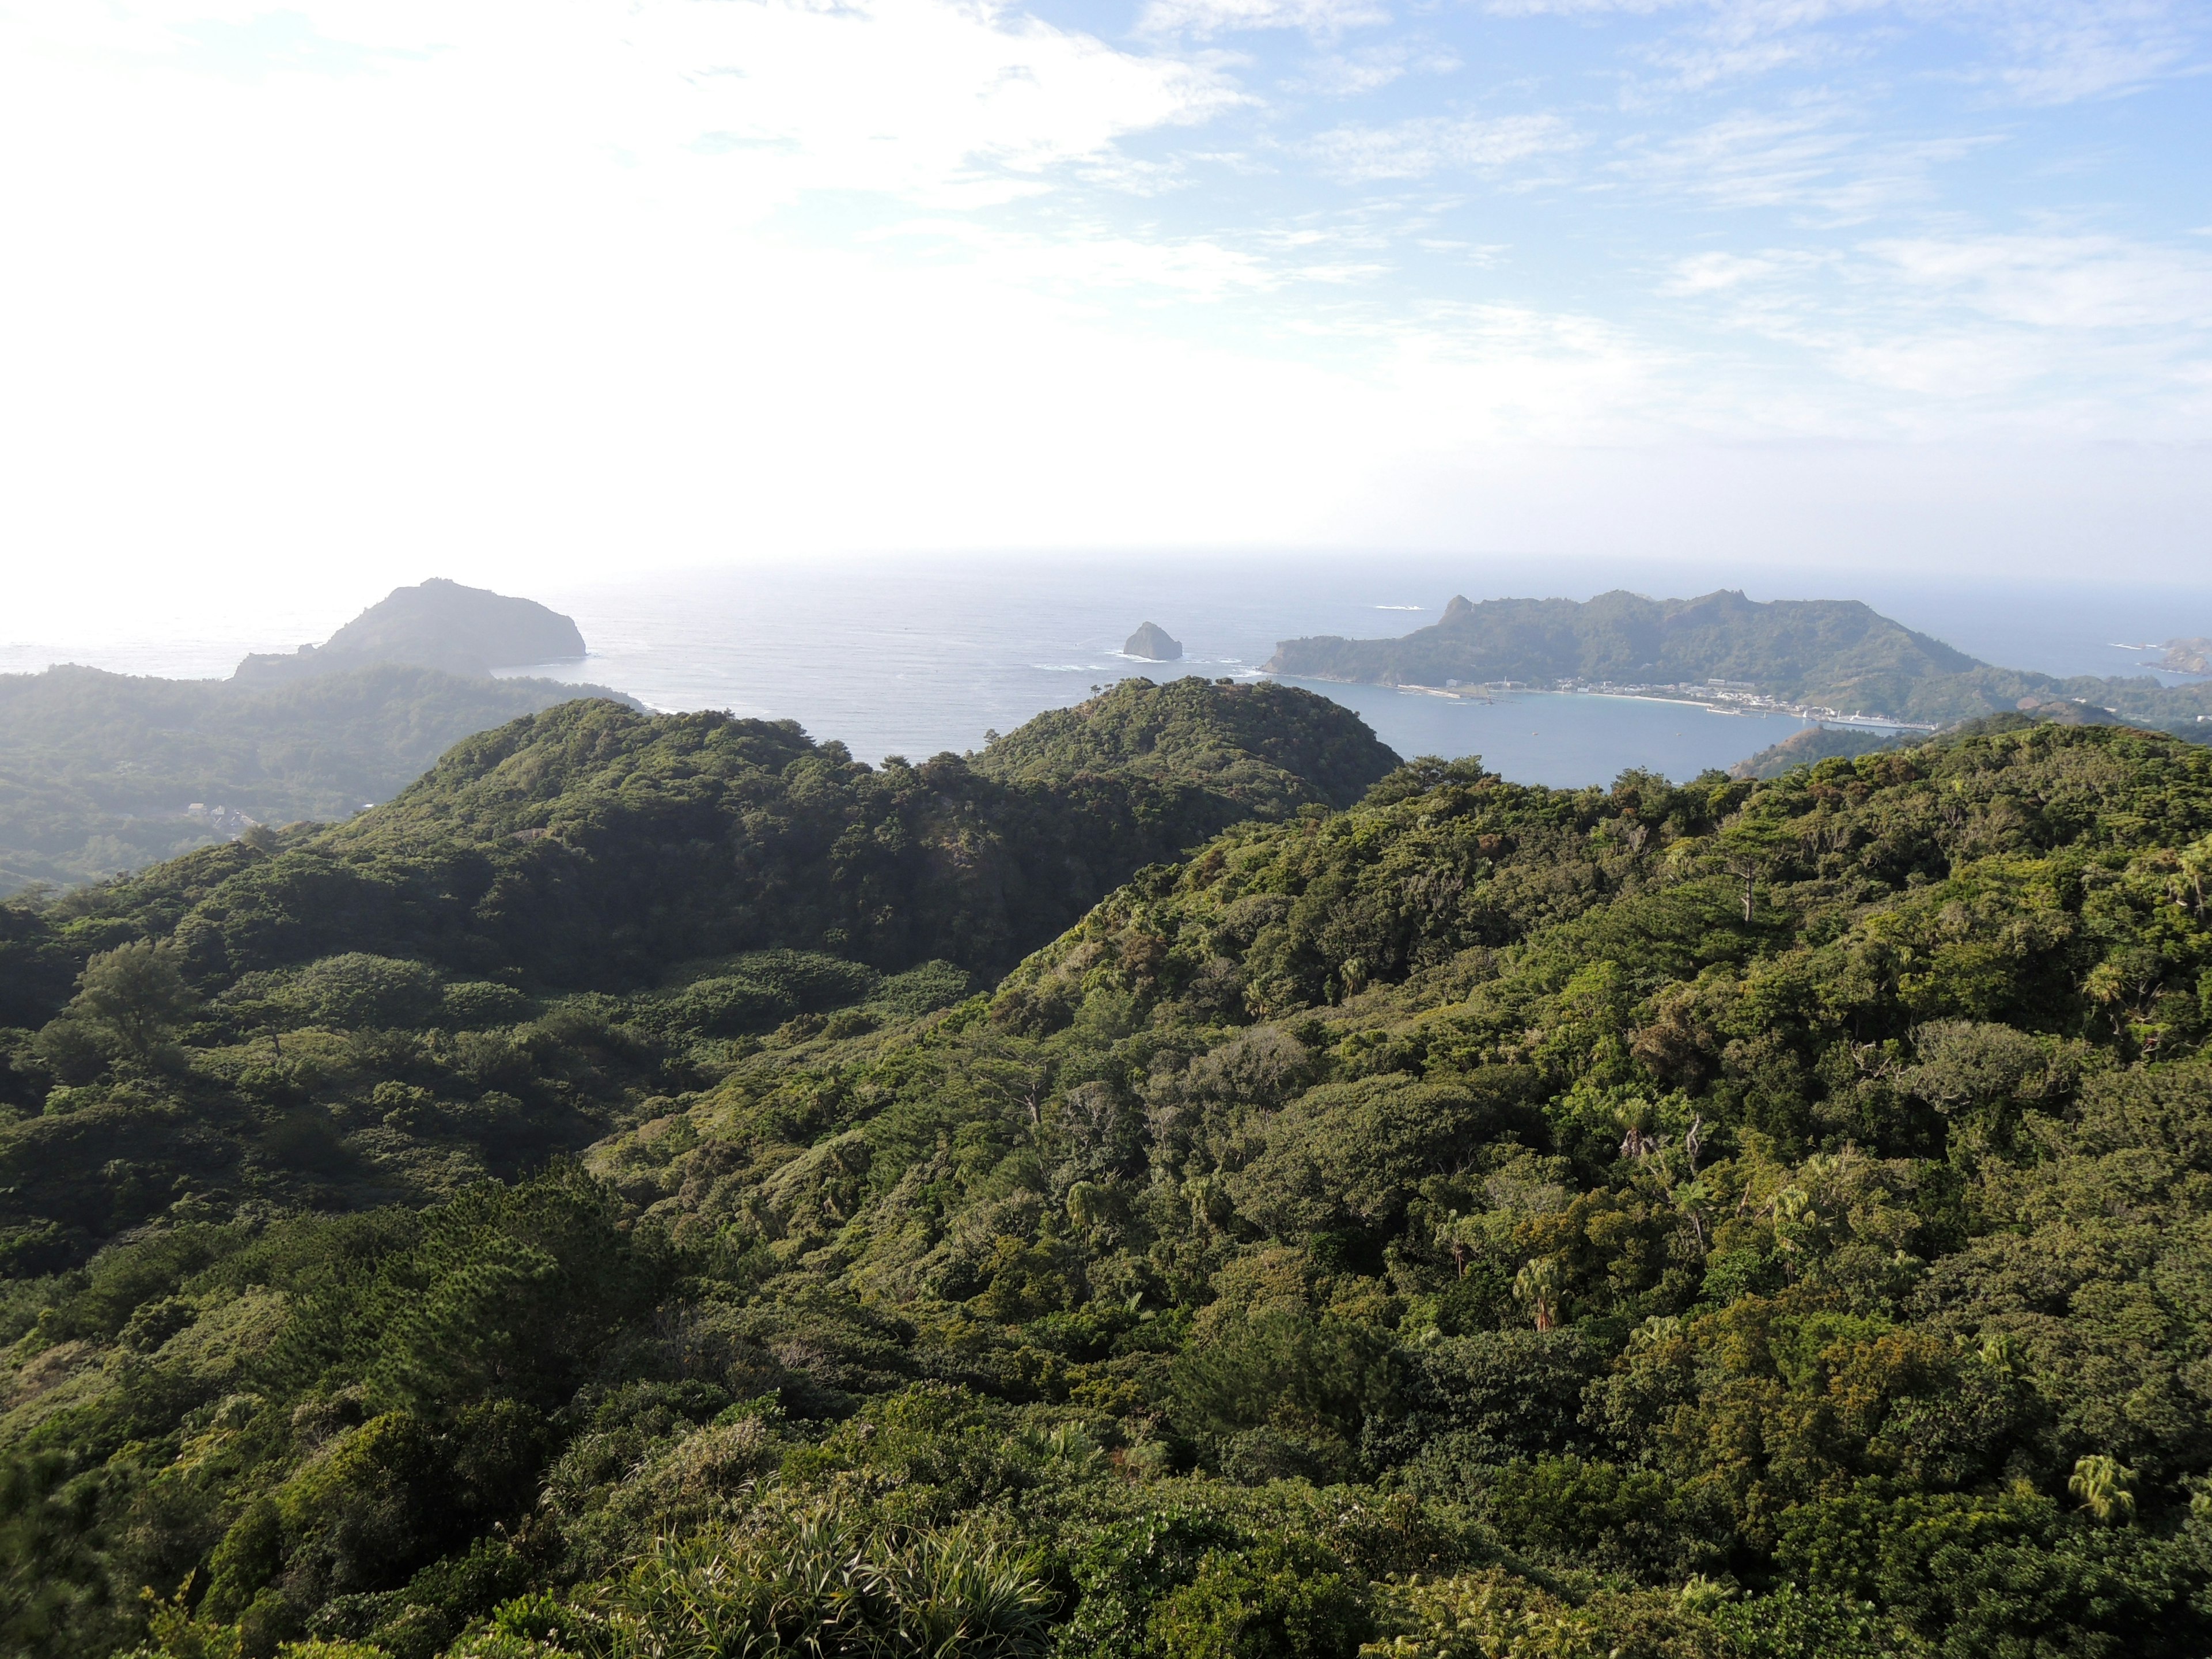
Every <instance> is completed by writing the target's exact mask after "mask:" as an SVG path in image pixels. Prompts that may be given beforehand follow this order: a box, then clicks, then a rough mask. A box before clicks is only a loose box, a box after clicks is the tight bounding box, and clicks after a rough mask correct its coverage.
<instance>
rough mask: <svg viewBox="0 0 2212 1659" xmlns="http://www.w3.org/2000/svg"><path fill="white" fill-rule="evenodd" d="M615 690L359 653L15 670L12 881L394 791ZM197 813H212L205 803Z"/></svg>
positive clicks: (157, 852) (1, 818) (0, 754)
mask: <svg viewBox="0 0 2212 1659" xmlns="http://www.w3.org/2000/svg"><path fill="white" fill-rule="evenodd" d="M594 696H596V697H611V698H616V699H617V700H618V701H620V702H623V703H624V704H626V705H627V706H629V707H632V708H635V706H636V705H635V704H634V703H631V702H629V699H628V698H626V697H622V696H621V695H620V694H619V693H617V692H613V691H609V690H605V688H604V687H600V686H589V685H563V684H557V683H556V682H554V681H552V680H542V679H503V680H496V679H491V678H477V677H470V678H463V677H460V676H458V675H453V674H448V673H442V672H440V671H438V670H436V669H432V668H420V667H416V666H412V665H407V664H404V663H372V664H368V665H355V666H354V667H352V668H351V669H349V670H348V671H344V672H331V673H319V674H314V675H311V676H307V677H305V678H302V679H301V681H300V682H298V683H296V684H276V685H255V684H245V685H241V684H239V683H238V682H237V681H235V680H164V679H154V678H145V677H141V676H137V675H129V674H110V673H106V672H103V671H100V670H99V669H96V668H81V667H76V666H73V665H72V666H63V667H59V668H50V669H48V670H47V671H46V672H45V673H43V674H0V893H8V892H12V891H14V890H17V889H19V888H21V887H23V886H26V885H27V884H30V883H33V882H50V883H53V884H61V885H66V884H72V883H76V882H82V881H88V880H94V879H97V878H100V877H102V876H107V875H112V874H114V873H116V872H119V871H126V870H134V869H137V868H138V867H139V866H142V865H146V864H149V863H152V862H154V861H155V860H159V859H165V858H172V857H174V856H175V855H176V854H179V853H183V852H185V851H188V850H189V849H191V848H194V847H201V846H205V845H207V844H209V843H210V842H220V841H226V840H229V839H232V838H233V837H234V836H237V835H238V834H239V833H240V831H242V830H244V829H250V828H251V827H252V825H253V824H254V823H269V824H276V823H289V822H292V821H293V820H295V819H301V818H313V819H327V818H342V817H345V816H347V815H348V814H349V813H351V812H353V811H357V810H358V809H359V808H360V807H361V806H362V804H363V803H364V802H368V801H383V800H389V799H391V798H392V796H393V795H394V794H395V793H398V791H399V790H400V789H401V788H403V787H405V786H406V785H407V784H408V783H409V782H410V781H412V780H413V779H415V778H416V776H418V775H420V774H421V773H422V770H423V769H425V768H426V767H428V765H429V764H430V763H432V762H433V761H435V760H436V759H437V758H438V757H439V756H441V755H442V754H443V753H445V751H446V750H447V749H449V748H451V747H452V746H453V744H456V743H458V742H459V741H460V740H461V739H462V738H465V737H468V736H469V735H471V733H473V732H481V731H483V729H484V728H485V727H487V726H498V725H500V724H501V723H502V722H504V721H507V720H513V719H514V718H515V717H516V716H517V715H520V714H534V713H536V712H537V711H538V710H539V709H542V708H550V707H551V706H552V705H553V704H555V703H561V702H571V701H573V700H574V699H576V698H579V697H594ZM195 809H197V810H195Z"/></svg>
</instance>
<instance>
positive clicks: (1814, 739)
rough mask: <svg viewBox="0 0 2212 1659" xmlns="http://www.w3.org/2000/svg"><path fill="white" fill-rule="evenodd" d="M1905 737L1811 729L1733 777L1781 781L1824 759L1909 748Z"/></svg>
mask: <svg viewBox="0 0 2212 1659" xmlns="http://www.w3.org/2000/svg"><path fill="white" fill-rule="evenodd" d="M1911 746H1912V745H1911V740H1910V738H1908V737H1906V736H1905V735H1903V734H1893V733H1891V732H1879V731H1869V730H1868V729H1867V728H1866V727H1864V726H1807V727H1806V728H1805V729H1804V730H1803V731H1802V732H1798V733H1797V734H1796V736H1795V737H1790V738H1784V739H1783V740H1782V741H1781V742H1780V743H1778V744H1771V745H1770V746H1769V747H1767V748H1765V749H1762V750H1759V752H1758V753H1757V754H1756V755H1753V756H1752V757H1750V758H1748V759H1747V760H1741V761H1738V762H1737V763H1735V765H1734V766H1731V767H1730V768H1729V776H1730V777H1734V778H1778V777H1781V776H1782V775H1784V774H1785V773H1787V772H1790V771H1791V770H1793V769H1796V768H1797V767H1800V766H1817V765H1819V764H1820V763H1821V762H1822V761H1824V760H1838V759H1840V760H1857V758H1858V757H1860V756H1861V755H1873V754H1879V753H1880V752H1881V750H1885V749H1908V748H1911Z"/></svg>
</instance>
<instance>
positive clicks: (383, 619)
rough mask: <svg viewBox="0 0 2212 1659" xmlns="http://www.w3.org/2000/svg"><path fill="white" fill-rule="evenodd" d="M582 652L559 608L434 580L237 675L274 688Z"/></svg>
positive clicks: (483, 669) (249, 664)
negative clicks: (405, 667)
mask: <svg viewBox="0 0 2212 1659" xmlns="http://www.w3.org/2000/svg"><path fill="white" fill-rule="evenodd" d="M583 655H584V636H583V635H582V633H581V632H580V631H579V630H578V629H577V627H576V624H575V623H574V620H573V619H572V618H570V617H564V616H562V614H561V613H560V612H559V611H553V610H550V609H548V608H547V607H546V606H544V605H540V604H538V602H537V601H536V600H534V599H514V598H512V597H510V596H508V595H507V594H504V593H495V592H491V591H490V590H489V589H488V588H482V587H464V586H461V585H460V584H459V582H455V581H448V580H446V579H445V578H444V577H442V576H434V577H432V578H431V579H430V580H428V581H426V582H423V583H421V584H419V585H418V586H414V587H396V588H394V589H392V592H390V593H388V594H386V596H385V597H384V598H383V599H380V600H378V601H377V603H376V604H374V605H371V606H369V608H368V610H366V611H362V613H361V615H359V616H358V617H355V618H354V619H353V620H352V621H351V622H349V623H347V624H346V625H345V626H344V627H343V628H341V629H338V631H337V633H335V634H333V635H331V637H330V638H329V639H328V640H326V641H324V642H323V643H322V644H321V645H319V646H314V645H303V646H301V647H300V648H299V649H298V650H297V651H295V652H293V653H290V654H289V655H286V654H282V653H274V652H270V653H257V654H255V655H253V656H250V657H248V658H246V659H245V660H244V661H243V662H241V663H240V664H239V665H238V670H237V672H236V673H235V675H234V677H233V678H236V679H238V680H240V681H242V682H246V683H247V684H257V685H275V684H285V683H288V682H290V681H294V680H300V679H307V678H313V677H314V676H316V675H320V674H335V673H344V672H347V671H350V670H352V669H356V668H360V667H363V666H366V665H368V664H371V663H387V662H397V663H408V664H411V665H414V666H416V667H418V668H435V669H440V670H442V671H444V672H446V673H448V674H471V675H474V674H487V673H489V672H490V671H491V670H493V669H495V668H526V667H529V666H530V665H532V664H534V663H550V662H563V661H570V660H574V659H578V658H580V657H582V656H583Z"/></svg>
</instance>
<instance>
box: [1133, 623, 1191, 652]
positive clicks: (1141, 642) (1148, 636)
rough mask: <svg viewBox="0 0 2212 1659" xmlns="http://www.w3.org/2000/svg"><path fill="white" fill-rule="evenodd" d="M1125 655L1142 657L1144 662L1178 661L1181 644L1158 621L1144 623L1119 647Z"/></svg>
mask: <svg viewBox="0 0 2212 1659" xmlns="http://www.w3.org/2000/svg"><path fill="white" fill-rule="evenodd" d="M1121 650H1122V653H1123V654H1124V655H1126V656H1131V657H1142V658H1143V659H1145V660H1146V662H1180V661H1182V644H1181V643H1180V642H1179V641H1176V639H1175V638H1174V637H1173V636H1172V635H1170V634H1169V632H1168V630H1167V629H1164V628H1163V627H1161V626H1160V625H1159V624H1158V623H1151V622H1148V623H1146V624H1145V625H1144V626H1143V627H1142V628H1139V629H1138V630H1137V631H1136V632H1135V633H1133V634H1132V635H1129V642H1128V643H1127V645H1125V646H1123V647H1121Z"/></svg>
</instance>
